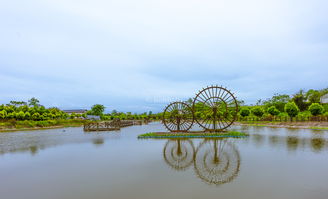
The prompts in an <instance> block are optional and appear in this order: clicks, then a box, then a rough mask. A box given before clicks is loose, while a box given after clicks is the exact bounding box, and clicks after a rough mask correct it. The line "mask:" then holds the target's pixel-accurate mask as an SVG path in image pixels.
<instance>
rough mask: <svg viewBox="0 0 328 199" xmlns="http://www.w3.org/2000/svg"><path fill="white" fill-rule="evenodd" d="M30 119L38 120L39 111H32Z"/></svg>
mask: <svg viewBox="0 0 328 199" xmlns="http://www.w3.org/2000/svg"><path fill="white" fill-rule="evenodd" d="M32 120H40V113H34V114H33V115H32Z"/></svg>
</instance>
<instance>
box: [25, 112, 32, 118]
mask: <svg viewBox="0 0 328 199" xmlns="http://www.w3.org/2000/svg"><path fill="white" fill-rule="evenodd" d="M24 119H26V120H29V119H31V114H30V113H29V112H26V113H25V118H24Z"/></svg>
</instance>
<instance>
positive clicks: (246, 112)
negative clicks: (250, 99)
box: [239, 107, 251, 117]
mask: <svg viewBox="0 0 328 199" xmlns="http://www.w3.org/2000/svg"><path fill="white" fill-rule="evenodd" d="M239 114H240V115H241V116H242V117H247V116H249V115H250V114H251V111H250V110H249V108H247V107H244V108H241V109H240V111H239Z"/></svg>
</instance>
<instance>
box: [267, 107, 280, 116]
mask: <svg viewBox="0 0 328 199" xmlns="http://www.w3.org/2000/svg"><path fill="white" fill-rule="evenodd" d="M267 112H268V113H269V114H270V115H272V116H276V115H278V114H279V113H280V111H279V110H278V109H277V108H276V107H275V106H270V107H269V108H268V110H267Z"/></svg>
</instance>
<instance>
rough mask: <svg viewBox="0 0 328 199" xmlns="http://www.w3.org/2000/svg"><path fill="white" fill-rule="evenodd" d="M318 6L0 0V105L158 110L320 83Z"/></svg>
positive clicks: (322, 29)
mask: <svg viewBox="0 0 328 199" xmlns="http://www.w3.org/2000/svg"><path fill="white" fill-rule="evenodd" d="M327 9H328V1H327V0H293V1H292V0H138V1H136V0H29V1H26V0H1V1H0V81H1V83H0V104H2V103H8V102H9V101H11V100H23V101H27V100H28V99H30V98H32V97H36V98H38V99H39V100H40V102H41V104H43V105H45V106H47V107H53V106H56V107H59V108H62V109H73V108H74V109H75V108H87V109H88V108H90V107H91V106H92V105H93V104H103V105H105V106H106V108H107V109H106V110H107V111H109V112H110V111H112V110H113V109H116V110H118V111H125V112H126V111H131V112H145V111H150V110H151V111H153V112H159V111H162V110H163V109H164V106H165V105H166V104H168V103H170V102H171V101H176V100H185V99H187V98H190V97H194V96H195V95H196V93H197V92H198V91H199V90H200V89H202V88H204V87H206V86H209V85H222V86H225V87H227V88H228V89H230V90H231V91H232V92H233V93H235V95H236V96H237V99H239V100H244V101H245V102H246V104H252V103H255V102H256V101H257V100H258V99H266V98H269V97H271V96H272V95H273V94H275V93H281V94H294V93H296V92H297V91H299V90H300V89H305V90H307V89H311V88H313V89H322V88H326V87H327V86H328V78H327V77H328V36H327V35H328V12H327Z"/></svg>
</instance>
